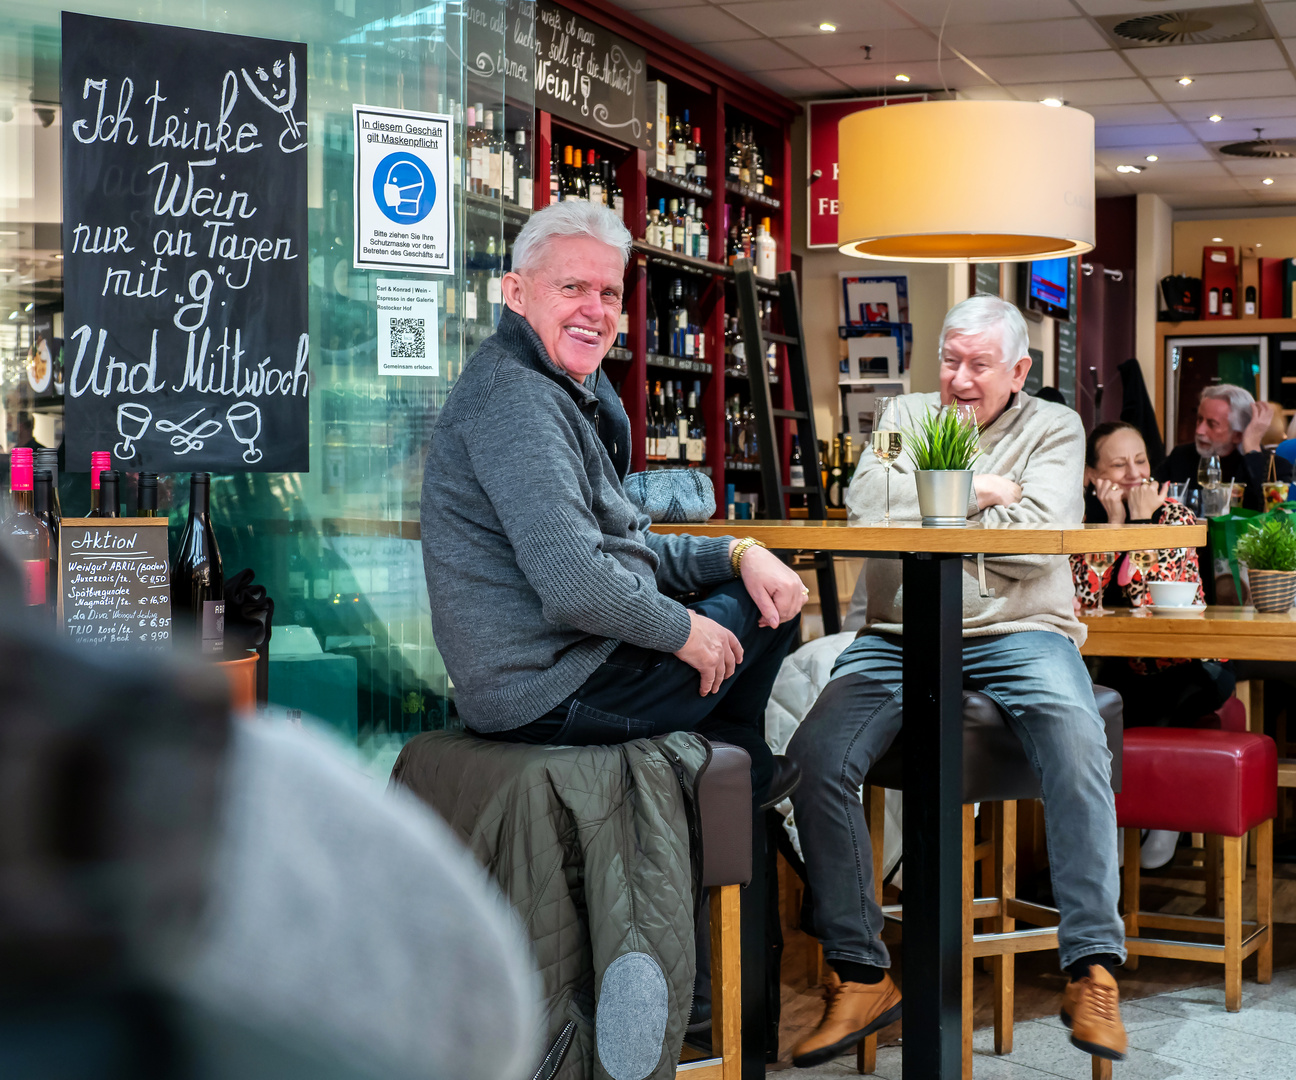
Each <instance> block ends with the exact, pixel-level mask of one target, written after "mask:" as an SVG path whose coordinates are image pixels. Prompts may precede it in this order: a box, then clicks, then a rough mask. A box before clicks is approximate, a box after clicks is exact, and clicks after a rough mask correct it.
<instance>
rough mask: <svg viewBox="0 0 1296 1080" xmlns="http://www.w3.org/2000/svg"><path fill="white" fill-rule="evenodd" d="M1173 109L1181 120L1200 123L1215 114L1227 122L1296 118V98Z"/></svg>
mask: <svg viewBox="0 0 1296 1080" xmlns="http://www.w3.org/2000/svg"><path fill="white" fill-rule="evenodd" d="M1171 108H1172V109H1173V110H1174V113H1175V115H1176V116H1177V117H1178V118H1179V119H1180V120H1190V121H1200V120H1201V118H1202V117H1203V116H1210V115H1212V114H1215V113H1218V114H1219V115H1220V116H1223V117H1224V118H1225V119H1226V120H1264V119H1268V118H1269V117H1272V116H1279V117H1282V116H1296V96H1293V97H1264V98H1238V99H1231V100H1228V101H1202V102H1193V103H1191V104H1181V105H1174V104H1172V105H1171Z"/></svg>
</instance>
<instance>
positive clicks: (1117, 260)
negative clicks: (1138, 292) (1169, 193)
mask: <svg viewBox="0 0 1296 1080" xmlns="http://www.w3.org/2000/svg"><path fill="white" fill-rule="evenodd" d="M1094 225H1095V230H1096V233H1097V240H1098V246H1097V247H1095V248H1094V249H1093V251H1091V252H1089V254H1087V255H1085V256H1083V257H1082V261H1084V262H1096V263H1102V264H1103V266H1106V267H1108V268H1109V269H1111V270H1126V271H1130V272H1132V271H1133V270H1134V268H1135V267H1136V266H1137V265H1138V204H1137V196H1135V195H1119V196H1116V197H1115V198H1111V199H1098V200H1096V201H1095V203H1094Z"/></svg>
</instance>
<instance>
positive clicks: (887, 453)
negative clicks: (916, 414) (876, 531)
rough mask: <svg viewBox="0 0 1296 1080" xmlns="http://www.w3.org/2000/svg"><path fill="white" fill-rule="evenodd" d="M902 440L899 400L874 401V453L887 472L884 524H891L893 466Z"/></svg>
mask: <svg viewBox="0 0 1296 1080" xmlns="http://www.w3.org/2000/svg"><path fill="white" fill-rule="evenodd" d="M901 443H902V439H901V436H900V408H899V399H898V398H894V397H879V398H874V400H873V435H872V445H873V453H874V455H875V456H876V457H877V459H878V460H879V461H880V462H882V468H883V470H884V471H885V472H886V513H885V514H884V515H883V518H882V524H883V525H890V524H891V466H892V465H893V464H894V463H895V459H896V458H898V457H899V456H900V450H901Z"/></svg>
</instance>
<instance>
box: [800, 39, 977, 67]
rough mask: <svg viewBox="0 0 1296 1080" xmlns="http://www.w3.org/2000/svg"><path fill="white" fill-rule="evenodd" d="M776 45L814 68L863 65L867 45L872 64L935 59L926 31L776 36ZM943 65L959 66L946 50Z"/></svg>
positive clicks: (955, 58) (960, 63)
mask: <svg viewBox="0 0 1296 1080" xmlns="http://www.w3.org/2000/svg"><path fill="white" fill-rule="evenodd" d="M779 42H780V43H781V44H783V45H786V46H787V47H788V48H789V49H791V50H792V51H793V52H795V53H798V54H799V55H801V56H804V57H805V58H806V59H807V60H808V61H810V63H812V64H814V65H815V66H816V67H827V66H829V65H844V66H851V65H854V64H859V63H863V62H864V46H865V45H871V46H872V50H871V52H870V54H869V55H870V56H871V57H872V59H873V60H875V61H881V62H882V63H888V62H890V61H893V60H894V61H898V62H906V63H909V62H913V61H916V60H935V59H936V40H935V39H934V38H933V37H932V36H931V35H930V34H928V33H927V31H926V30H896V31H891V32H890V33H887V34H882V35H879V34H874V33H871V32H869V31H867V30H865V31H862V32H860V33H853V34H846V33H842V32H841V31H840V30H839V31H838V32H837V33H835V34H814V35H813V36H807V37H785V36H780V37H779ZM945 62H946V63H947V64H949V63H956V64H959V65H960V66H962V62H961V61H960V60H958V58H957V57H955V56H954V54H953V53H951V52H950V51H949V50H948V49H947V50H946V51H945Z"/></svg>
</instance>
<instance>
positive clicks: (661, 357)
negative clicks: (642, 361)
mask: <svg viewBox="0 0 1296 1080" xmlns="http://www.w3.org/2000/svg"><path fill="white" fill-rule="evenodd" d="M648 366H649V367H658V368H668V369H669V370H671V371H696V372H698V373H700V374H703V375H710V374H711V365H710V364H708V363H707V362H706V361H705V360H690V359H688V358H687V357H684V356H667V355H665V354H664V353H649V354H648Z"/></svg>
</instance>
